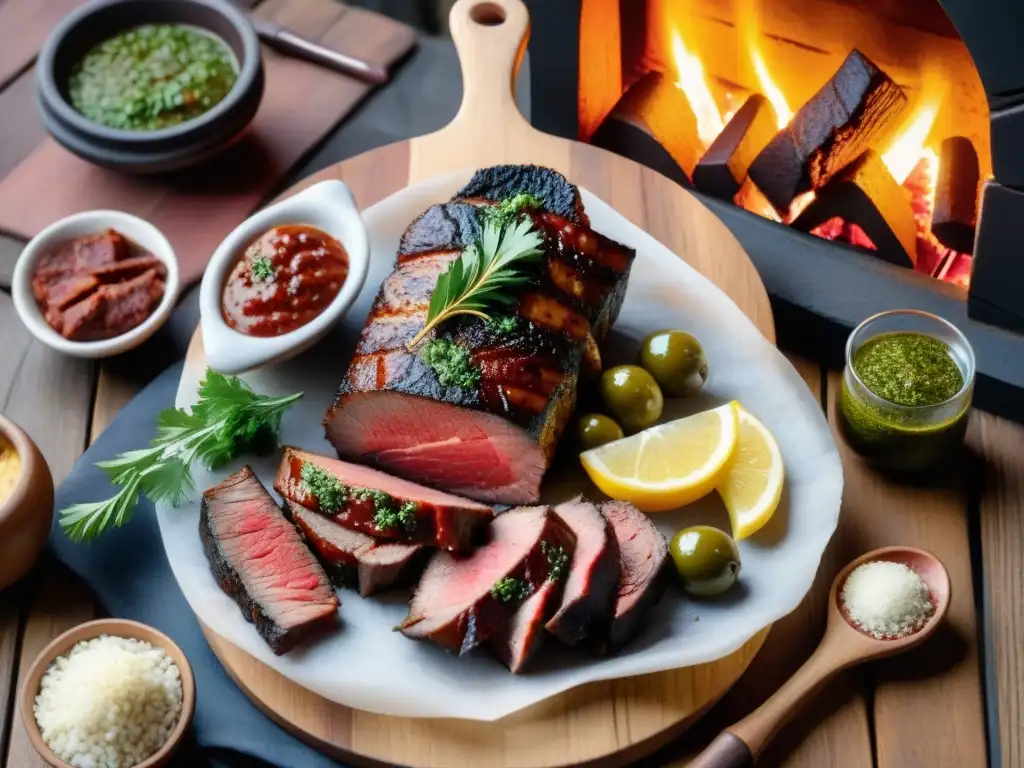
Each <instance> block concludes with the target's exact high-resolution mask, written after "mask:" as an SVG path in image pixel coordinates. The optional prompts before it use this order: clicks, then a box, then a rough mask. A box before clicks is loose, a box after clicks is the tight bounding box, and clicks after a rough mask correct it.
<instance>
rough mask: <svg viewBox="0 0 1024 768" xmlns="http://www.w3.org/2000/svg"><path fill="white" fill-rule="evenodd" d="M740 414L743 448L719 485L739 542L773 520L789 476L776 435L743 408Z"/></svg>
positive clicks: (719, 490) (735, 536)
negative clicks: (783, 485) (785, 470)
mask: <svg viewBox="0 0 1024 768" xmlns="http://www.w3.org/2000/svg"><path fill="white" fill-rule="evenodd" d="M738 415H739V422H740V439H739V445H738V446H737V447H736V455H735V456H734V457H733V460H732V462H731V463H730V464H729V467H728V470H727V471H726V472H725V473H724V474H723V475H722V477H721V482H720V483H719V485H718V493H719V495H721V497H722V501H724V502H725V508H726V509H727V510H729V520H730V521H731V522H732V535H733V538H734V539H736V540H737V541H739V540H740V539H745V538H747V537H748V536H750V535H752V534H754V533H756V532H757V531H759V530H760V529H761V528H762V527H763V526H764V524H765V523H767V522H768V521H769V520H771V518H772V515H773V514H775V510H776V509H777V508H778V506H779V499H781V498H782V484H783V477H784V475H785V472H784V470H783V466H782V453H781V452H780V451H779V444H778V443H776V442H775V438H774V437H772V433H771V432H769V431H768V428H767V427H766V426H765V425H764V424H762V423H761V422H760V421H758V420H757V418H756V417H754V416H753V415H751V414H750V413H749V412H748V411H746V410H744V408H743V407H742V406H738Z"/></svg>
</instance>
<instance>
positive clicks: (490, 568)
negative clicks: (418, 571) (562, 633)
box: [400, 507, 575, 659]
mask: <svg viewBox="0 0 1024 768" xmlns="http://www.w3.org/2000/svg"><path fill="white" fill-rule="evenodd" d="M489 531H490V540H489V541H488V543H487V544H485V545H484V546H483V547H480V548H479V549H477V550H475V551H474V552H473V553H472V554H471V555H469V556H468V557H463V558H458V557H456V556H455V555H452V554H451V553H448V552H441V551H439V552H437V553H435V554H434V556H433V557H432V558H431V560H430V562H429V563H428V564H427V569H426V571H424V573H423V577H422V578H421V579H420V583H419V586H418V587H417V588H416V593H415V594H414V595H413V598H412V601H411V602H410V603H409V615H408V616H407V617H406V619H405V621H403V622H402V624H401V626H400V629H401V631H402V633H403V634H404V635H406V636H407V637H412V638H417V639H429V640H433V641H434V642H435V643H437V644H439V645H441V646H442V647H444V648H447V649H448V650H450V651H457V652H459V653H465V652H467V651H469V650H472V649H473V648H475V647H476V646H478V645H480V644H481V643H483V642H485V641H487V640H488V639H489V638H491V637H492V636H494V635H496V634H497V635H498V636H499V637H506V638H510V644H511V643H515V644H516V648H515V651H514V653H513V652H512V650H511V645H510V653H509V658H512V657H513V656H515V657H518V658H523V659H525V658H526V657H528V656H529V651H530V650H531V648H532V644H533V642H535V641H536V639H537V637H538V636H539V635H540V634H543V633H541V632H538V631H537V630H536V629H535V628H533V629H529V628H527V630H518V629H517V630H512V631H510V629H509V623H510V622H512V621H513V619H514V618H515V615H516V614H517V613H518V611H517V609H518V608H520V606H521V605H522V604H523V603H525V602H529V598H530V596H531V595H535V594H536V593H537V592H538V590H540V589H541V588H542V587H544V586H545V584H546V582H547V581H548V579H549V577H550V576H551V575H552V563H553V562H554V561H555V557H554V555H555V554H556V553H559V554H562V555H564V557H566V558H569V559H571V557H572V551H573V548H574V546H575V536H574V535H573V532H572V531H571V530H570V529H569V527H568V526H567V525H566V524H565V523H564V522H562V520H561V518H559V517H558V516H557V515H555V514H554V513H553V512H552V511H551V510H550V509H549V508H548V507H523V508H518V509H513V510H510V511H508V512H505V513H504V514H502V515H499V516H498V517H496V518H495V519H494V522H493V523H491V525H490V529H489ZM558 592H560V589H557V590H552V591H551V593H550V595H549V596H553V595H555V594H557V593H558ZM555 599H557V598H555ZM545 605H546V604H545ZM543 613H544V610H541V612H540V615H538V616H537V617H536V618H535V619H533V620H531V621H530V623H532V624H536V625H537V626H542V625H543V621H544V617H543ZM525 618H526V617H525V616H524V619H525ZM524 645H526V646H528V647H523V646H524Z"/></svg>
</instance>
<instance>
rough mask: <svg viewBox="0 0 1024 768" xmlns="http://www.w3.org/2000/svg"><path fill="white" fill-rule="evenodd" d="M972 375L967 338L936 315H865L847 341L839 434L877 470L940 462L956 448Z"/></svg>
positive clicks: (968, 403) (961, 435) (962, 430)
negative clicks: (865, 317)
mask: <svg viewBox="0 0 1024 768" xmlns="http://www.w3.org/2000/svg"><path fill="white" fill-rule="evenodd" d="M974 369H975V362H974V351H973V350H972V349H971V345H970V343H969V342H968V341H967V338H966V337H965V336H964V335H963V334H962V333H961V332H960V331H959V330H958V329H957V328H956V326H954V325H953V324H952V323H949V322H947V321H946V320H943V319H942V318H941V317H938V316H936V315H932V314H930V313H928V312H921V311H919V310H911V309H901V310H893V311H890V312H882V313H880V314H877V315H874V316H872V317H869V318H868V319H867V320H865V321H864V322H863V323H861V324H860V325H859V326H857V327H856V328H855V329H854V330H853V333H851V334H850V338H849V339H848V340H847V343H846V367H845V369H844V371H843V384H842V389H841V390H840V393H839V401H838V409H837V416H838V418H837V422H838V425H839V431H840V433H841V434H842V435H843V437H844V438H845V440H846V442H847V444H848V445H849V446H850V447H851V448H853V449H854V450H855V451H856V452H857V453H859V454H860V455H861V456H862V457H864V458H865V459H867V460H868V461H869V462H870V463H872V464H874V465H875V466H878V467H879V468H882V469H886V470H892V471H901V472H902V471H906V472H919V471H923V470H926V469H929V468H930V467H934V466H936V465H938V464H941V463H942V462H943V460H944V459H947V458H949V457H952V456H955V455H956V454H957V453H958V451H959V449H960V445H961V443H962V442H963V439H964V433H965V432H966V430H967V418H968V415H969V411H970V407H971V396H972V394H973V392H974Z"/></svg>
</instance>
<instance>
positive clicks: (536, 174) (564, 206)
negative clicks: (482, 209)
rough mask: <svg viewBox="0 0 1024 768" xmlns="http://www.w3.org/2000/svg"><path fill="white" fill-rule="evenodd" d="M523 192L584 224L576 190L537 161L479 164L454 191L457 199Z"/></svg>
mask: <svg viewBox="0 0 1024 768" xmlns="http://www.w3.org/2000/svg"><path fill="white" fill-rule="evenodd" d="M524 192H525V193H527V194H530V195H533V196H534V197H536V198H538V199H539V200H540V201H541V202H542V203H543V207H544V209H545V210H548V211H551V212H552V213H557V214H558V215H559V216H564V217H565V218H567V219H569V220H570V221H575V222H579V223H581V224H587V223H588V221H587V215H586V213H585V212H584V211H583V201H582V200H581V199H580V192H579V190H578V189H577V188H576V186H575V185H574V184H570V183H569V181H568V180H567V179H566V178H565V176H563V175H562V174H560V173H559V172H558V171H554V170H552V169H550V168H542V167H540V166H537V165H495V166H491V167H489V168H481V169H480V170H478V171H477V172H476V173H474V174H473V178H471V179H470V180H469V182H468V183H467V184H466V185H465V186H464V187H463V188H462V189H460V190H459V191H458V193H457V194H456V198H457V199H463V198H465V199H471V200H472V199H479V200H488V201H498V200H504V199H505V198H509V197H513V196H514V195H518V194H522V193H524Z"/></svg>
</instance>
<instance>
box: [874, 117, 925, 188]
mask: <svg viewBox="0 0 1024 768" xmlns="http://www.w3.org/2000/svg"><path fill="white" fill-rule="evenodd" d="M938 111H939V105H938V101H931V102H928V103H926V104H924V105H922V106H921V107H919V108H918V110H917V114H915V115H914V119H913V120H911V121H910V122H908V123H906V125H905V126H904V128H903V131H902V132H901V133H900V135H899V136H897V137H896V140H895V141H894V142H893V143H892V146H891V147H889V149H888V151H886V153H885V154H884V155H882V162H884V163H885V165H886V167H888V169H889V171H890V172H891V173H892V177H893V178H894V179H896V181H898V182H899V183H900V184H902V183H903V182H904V181H906V180H907V177H908V176H909V175H910V172H911V171H912V170H914V166H916V165H917V163H918V161H919V160H920V159H921V156H922V147H924V144H925V141H927V139H928V134H929V133H931V130H932V126H933V125H934V124H935V115H936V113H937V112H938ZM923 151H924V152H931V150H923ZM931 154H932V156H933V157H934V155H935V153H934V152H931ZM931 166H932V168H933V173H937V171H938V167H939V163H938V158H935V160H934V162H932V163H931Z"/></svg>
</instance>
